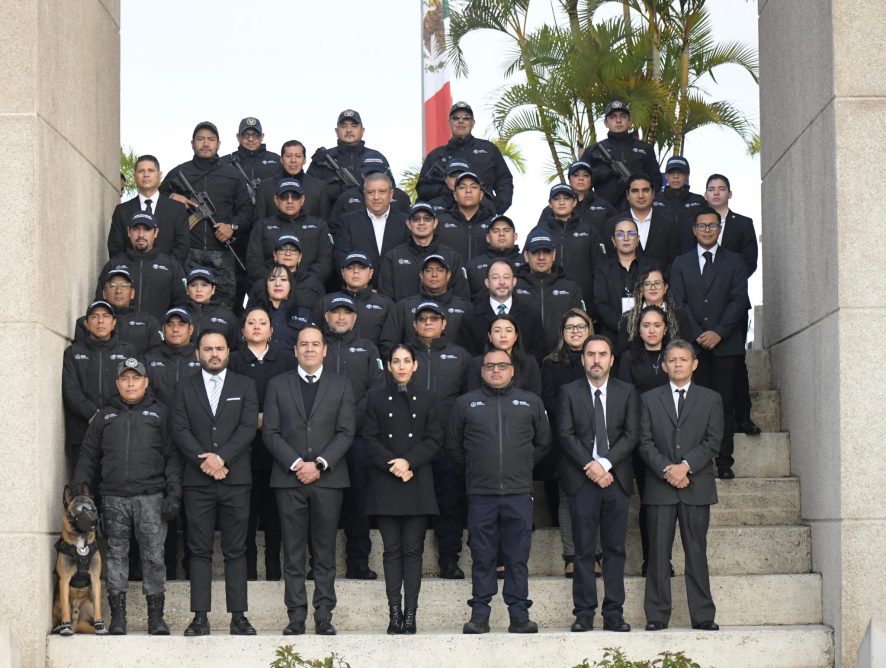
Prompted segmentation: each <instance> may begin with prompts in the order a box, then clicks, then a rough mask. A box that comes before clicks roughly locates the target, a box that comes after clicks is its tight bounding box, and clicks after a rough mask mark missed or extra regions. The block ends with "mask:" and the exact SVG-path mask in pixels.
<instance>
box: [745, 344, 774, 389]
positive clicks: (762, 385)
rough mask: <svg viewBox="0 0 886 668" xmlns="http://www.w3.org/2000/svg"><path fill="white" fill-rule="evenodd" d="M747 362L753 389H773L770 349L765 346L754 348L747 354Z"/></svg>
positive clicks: (749, 379) (749, 381)
mask: <svg viewBox="0 0 886 668" xmlns="http://www.w3.org/2000/svg"><path fill="white" fill-rule="evenodd" d="M744 359H745V364H746V365H747V367H748V383H749V384H750V386H751V389H752V390H771V389H772V365H771V363H770V361H769V351H768V350H765V349H764V348H754V349H751V350H748V351H747V353H746V354H745V358H744Z"/></svg>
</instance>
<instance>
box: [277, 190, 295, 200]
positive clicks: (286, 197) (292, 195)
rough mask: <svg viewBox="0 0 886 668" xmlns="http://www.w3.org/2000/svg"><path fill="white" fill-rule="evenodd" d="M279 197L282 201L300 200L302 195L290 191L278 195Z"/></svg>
mask: <svg viewBox="0 0 886 668" xmlns="http://www.w3.org/2000/svg"><path fill="white" fill-rule="evenodd" d="M277 199H278V200H280V201H281V202H293V201H296V200H300V199H301V195H299V194H298V193H293V192H289V193H283V194H282V195H277Z"/></svg>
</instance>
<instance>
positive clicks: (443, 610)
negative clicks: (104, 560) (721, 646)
mask: <svg viewBox="0 0 886 668" xmlns="http://www.w3.org/2000/svg"><path fill="white" fill-rule="evenodd" d="M672 586H673V601H674V614H673V617H672V618H671V625H672V626H675V627H688V626H689V625H690V624H689V611H688V608H687V605H686V586H685V582H684V580H683V578H674V579H673V580H672ZM644 587H645V580H644V579H643V578H640V577H629V578H626V580H625V619H626V620H627V622H628V623H629V624H631V625H633V626H634V627H635V628H637V627H641V626H642V625H645V616H644V614H643V590H644ZM307 589H308V601H310V600H311V595H312V592H313V583H311V582H308V583H307ZM335 589H336V595H337V597H338V605H337V607H336V609H335V624H336V626H337V627H338V629H339V630H347V631H361V632H372V631H379V630H382V631H383V630H384V629H385V628H386V627H387V614H388V608H387V598H386V596H385V584H384V582H382V581H381V580H378V581H374V582H367V581H357V580H344V579H341V580H337V581H336V585H335ZM597 589H598V597H599V600H600V601H602V600H603V583H602V580H600V581H599V582H598V585H597ZM711 593H712V594H713V597H714V601H715V603H716V604H717V621H718V622H719V623H720V624H722V625H728V626H738V625H744V626H762V625H767V624H777V625H788V624H820V623H821V621H822V608H821V576H820V575H818V574H816V573H806V574H803V575H721V576H714V577H713V578H711ZM470 596H471V583H470V581H468V580H440V579H438V578H425V579H424V581H423V582H422V590H421V595H420V598H419V621H420V624H421V628H422V629H426V630H441V629H447V628H450V629H451V628H453V625H454V624H456V622H458V621H459V620H462V618H464V621H467V618H468V617H469V616H470V614H469V612H468V608H467V606H466V601H467V600H468V599H469V598H470ZM529 597H530V598H531V599H532V600H533V601H534V603H533V606H532V609H531V614H532V618H533V619H534V620H535V621H536V622H537V623H538V625H539V626H540V627H541V628H566V627H568V626H569V625H570V624H571V623H572V621H573V619H574V618H573V616H572V581H571V580H567V579H565V578H563V577H547V578H546V577H534V578H531V579H530V582H529ZM128 599H129V601H128V617H129V628H130V629H131V630H135V631H145V630H146V629H147V613H146V610H145V599H144V597H143V596H141V594H140V591H139V589H138V588H137V587H133V588H132V589H130V594H129V597H128ZM212 600H213V602H214V607H215V608H216V610H215V611H213V612H212V613H210V623H211V624H212V626H213V628H217V629H226V628H227V624H228V622H229V621H230V617H229V615H228V614H227V612H226V611H225V608H224V600H225V588H224V582H222V581H220V580H216V581H214V582H213V586H212ZM492 607H493V615H492V622H491V623H492V624H493V625H494V626H499V627H502V628H504V627H506V626H507V624H508V617H507V609H506V607H505V606H504V604H503V603H502V601H501V599H500V598H497V599H496V600H495V601H494V602H493V606H492ZM190 609H191V608H190V588H189V586H188V583H186V582H170V583H168V585H167V588H166V622H167V624H169V626H170V628H171V629H172V630H173V632H174V633H181V632H182V631H184V629H185V627H186V626H187V625H188V623H189V622H190V621H191V617H192V613H191V612H190ZM309 609H310V607H309ZM309 616H310V615H309ZM249 620H250V621H251V622H252V624H253V626H255V628H257V629H258V630H260V631H279V630H281V629H282V628H283V627H284V626H286V624H287V623H288V621H287V619H286V609H285V606H284V604H283V583H282V582H263V581H259V582H250V583H249ZM312 625H313V622H312V620H309V628H312Z"/></svg>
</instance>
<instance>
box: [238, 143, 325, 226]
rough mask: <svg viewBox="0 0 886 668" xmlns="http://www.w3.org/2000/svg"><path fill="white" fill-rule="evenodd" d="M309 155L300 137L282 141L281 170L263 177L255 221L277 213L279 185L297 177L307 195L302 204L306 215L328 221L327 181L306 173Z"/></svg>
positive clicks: (256, 196)
mask: <svg viewBox="0 0 886 668" xmlns="http://www.w3.org/2000/svg"><path fill="white" fill-rule="evenodd" d="M306 155H307V149H306V148H305V145H304V144H302V143H301V142H300V141H299V140H298V139H290V140H288V141H286V142H284V143H283V146H282V147H281V148H280V169H279V170H278V171H277V172H276V173H275V174H274V175H273V176H271V177H269V178H267V179H264V180H263V181H262V182H261V183H260V184H259V186H258V192H257V193H256V195H255V210H254V212H253V220H261V219H262V218H267V217H268V216H273V215H274V211H275V210H276V208H277V207H276V206H275V205H274V196H275V195H276V194H277V185H278V184H279V183H280V181H284V180H289V179H295V180H296V181H298V182H299V183H300V184H301V187H302V190H303V191H304V194H305V203H304V207H303V210H304V212H305V214H307V215H309V216H317V217H319V218H322V219H323V220H329V198H328V197H327V196H326V184H325V183H324V182H323V181H321V180H320V179H318V178H316V177H313V176H310V175H308V173H307V172H305V170H304V166H305V157H306Z"/></svg>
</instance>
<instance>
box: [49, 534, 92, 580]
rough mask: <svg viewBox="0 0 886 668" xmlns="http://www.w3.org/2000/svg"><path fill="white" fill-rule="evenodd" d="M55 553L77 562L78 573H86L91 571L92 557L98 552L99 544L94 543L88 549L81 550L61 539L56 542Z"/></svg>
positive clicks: (87, 546)
mask: <svg viewBox="0 0 886 668" xmlns="http://www.w3.org/2000/svg"><path fill="white" fill-rule="evenodd" d="M55 551H56V552H60V553H62V554H64V555H65V556H67V557H70V558H71V559H73V560H74V561H76V562H77V571H78V572H86V571H88V570H89V563H90V562H91V561H92V557H93V556H94V555H95V553H96V552H98V542H97V541H92V542H91V543H88V544H87V545H86V547H83V548H80V547H77V546H76V545H73V544H71V543H66V542H65V541H64V540H62V539H61V538H59V539H58V540H57V541H55Z"/></svg>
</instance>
